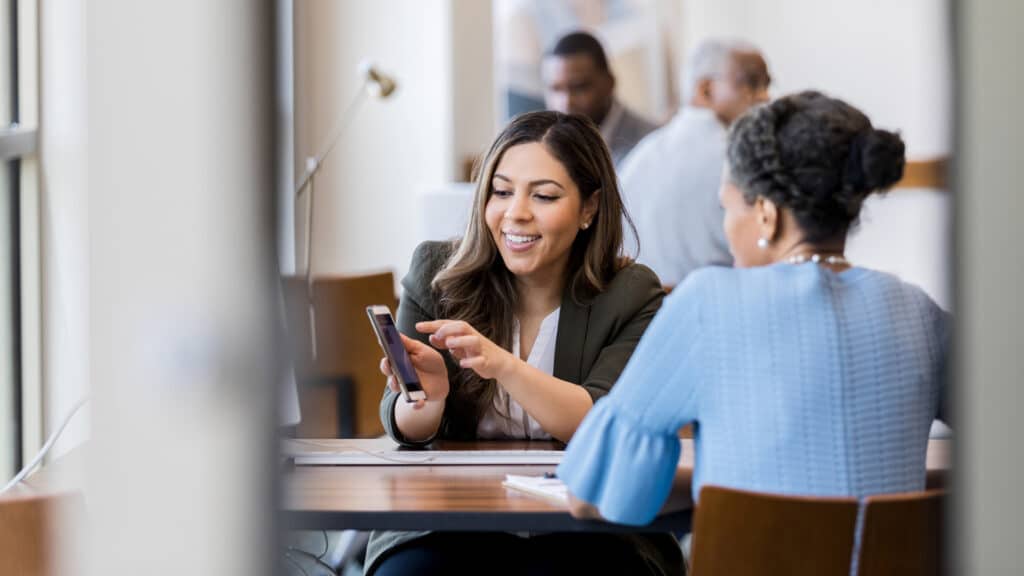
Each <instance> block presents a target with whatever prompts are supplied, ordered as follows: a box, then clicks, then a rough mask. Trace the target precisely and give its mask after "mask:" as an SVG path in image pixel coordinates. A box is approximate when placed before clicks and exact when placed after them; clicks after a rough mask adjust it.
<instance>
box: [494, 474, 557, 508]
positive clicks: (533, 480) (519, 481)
mask: <svg viewBox="0 0 1024 576" xmlns="http://www.w3.org/2000/svg"><path fill="white" fill-rule="evenodd" d="M501 485H502V486H504V487H506V488H511V489H513V490H519V491H520V492H525V493H527V494H531V495H533V496H539V497H541V498H544V499H546V500H551V501H553V502H557V503H559V504H568V503H569V489H568V488H566V487H565V484H564V483H563V482H562V481H561V480H559V479H558V478H550V477H546V476H517V475H515V474H506V475H505V481H504V482H502V483H501Z"/></svg>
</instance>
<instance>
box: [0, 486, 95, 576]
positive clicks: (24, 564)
mask: <svg viewBox="0 0 1024 576" xmlns="http://www.w3.org/2000/svg"><path fill="white" fill-rule="evenodd" d="M83 509H84V502H83V501H82V496H81V495H78V494H58V495H46V496H3V497H0V574H18V575H25V576H32V575H36V574H39V575H46V574H56V571H57V568H58V566H57V562H56V561H55V557H56V556H57V552H58V546H60V545H61V544H62V542H61V541H60V540H59V538H61V537H69V536H70V534H68V533H67V532H68V529H69V525H70V524H72V522H71V517H70V516H69V514H71V513H76V514H80V513H81V512H82V511H83Z"/></svg>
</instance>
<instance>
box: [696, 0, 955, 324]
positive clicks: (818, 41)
mask: <svg viewBox="0 0 1024 576" xmlns="http://www.w3.org/2000/svg"><path fill="white" fill-rule="evenodd" d="M682 18H683V30H684V38H685V39H686V44H687V46H688V47H690V48H691V49H692V47H693V46H694V45H695V44H696V43H697V42H698V41H699V40H700V39H701V38H704V37H707V36H730V37H741V38H744V39H747V40H750V41H752V42H754V43H756V44H758V45H759V46H760V48H761V49H762V50H763V51H764V54H765V56H766V58H767V60H768V63H769V69H770V72H771V74H772V93H773V95H774V96H778V95H782V94H787V93H791V92H794V91H799V90H805V89H812V88H813V89H818V90H822V91H824V92H827V93H829V94H830V95H832V96H836V97H839V98H842V99H844V100H846V101H848V102H849V103H851V104H853V105H854V106H857V107H858V108H860V109H861V110H863V111H864V112H865V113H866V114H867V115H868V116H869V117H870V118H871V120H872V122H873V123H874V124H875V125H876V126H878V127H881V128H886V129H896V130H898V131H900V132H901V133H902V135H903V138H904V140H905V141H906V143H907V156H908V159H909V160H924V159H931V158H935V157H940V156H948V155H949V154H950V149H951V148H950V138H951V130H950V126H951V100H952V83H951V62H952V60H951V43H950V38H949V30H950V27H949V25H948V18H947V15H946V5H945V3H944V2H938V1H936V0H901V1H899V2H891V1H887V0H862V1H858V2H821V1H820V0H683V15H682ZM950 209H951V199H950V197H949V195H948V194H947V193H945V192H941V191H936V190H915V191H906V190H898V191H895V192H893V193H891V194H890V195H888V196H887V197H879V198H873V199H871V200H869V202H868V203H867V205H866V206H865V210H864V213H863V217H862V226H861V227H860V229H859V230H857V231H855V232H854V234H853V235H852V236H851V239H850V246H849V249H848V255H849V256H850V258H851V259H852V260H853V261H854V262H855V264H859V265H864V266H868V267H872V268H878V269H882V270H886V271H890V272H894V273H897V274H899V275H900V276H901V277H903V278H904V279H906V280H908V281H910V282H913V283H916V284H919V285H921V286H922V287H923V288H924V289H925V290H926V291H928V292H929V293H930V294H931V295H932V297H933V298H935V299H936V301H938V302H939V304H940V305H942V306H943V307H945V308H947V309H948V308H950V307H951V306H952V297H951V293H950V288H949V286H948V277H949V276H948V275H949V263H950V259H951V256H950V253H949V251H948V245H949V230H950V228H949V218H950Z"/></svg>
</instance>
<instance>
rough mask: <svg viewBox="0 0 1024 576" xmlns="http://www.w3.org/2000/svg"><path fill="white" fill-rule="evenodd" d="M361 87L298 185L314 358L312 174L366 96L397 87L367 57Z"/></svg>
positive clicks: (308, 160)
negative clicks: (306, 194)
mask: <svg viewBox="0 0 1024 576" xmlns="http://www.w3.org/2000/svg"><path fill="white" fill-rule="evenodd" d="M359 78H360V83H359V87H358V88H357V89H356V93H355V95H354V96H353V97H352V100H351V101H350V102H349V104H348V107H346V108H345V111H344V113H342V115H341V118H340V119H339V120H338V123H337V124H336V125H335V128H334V131H333V133H332V134H331V137H330V140H328V141H327V145H326V146H325V147H324V148H323V151H322V152H321V153H320V154H317V155H316V156H308V157H307V158H306V171H305V172H304V173H303V174H302V177H301V178H299V181H298V183H296V185H295V203H296V204H298V201H299V198H300V197H301V196H302V193H303V191H304V190H307V189H308V190H309V202H308V203H307V208H306V235H305V236H306V238H305V246H306V296H307V299H308V301H309V336H310V352H311V354H312V358H313V360H316V358H317V344H316V304H315V303H314V301H313V243H312V238H313V178H314V177H315V176H316V173H317V172H319V171H320V167H321V166H322V165H323V161H324V158H326V157H327V155H328V154H330V153H331V150H334V146H335V145H337V143H338V140H340V139H341V135H342V134H343V133H344V132H345V128H347V127H348V123H349V122H351V121H352V119H353V118H354V117H355V115H356V112H357V111H358V110H359V106H360V104H362V102H363V98H364V97H365V96H366V95H367V94H369V95H371V96H374V97H376V98H379V99H381V100H384V99H386V98H388V97H389V96H391V94H393V93H394V92H395V89H396V88H397V87H398V85H397V83H396V82H395V79H394V78H392V77H391V76H388V75H387V74H384V73H383V72H381V71H379V70H377V68H376V67H375V66H374V65H373V64H372V63H371V62H368V61H366V60H364V61H363V62H361V63H360V64H359Z"/></svg>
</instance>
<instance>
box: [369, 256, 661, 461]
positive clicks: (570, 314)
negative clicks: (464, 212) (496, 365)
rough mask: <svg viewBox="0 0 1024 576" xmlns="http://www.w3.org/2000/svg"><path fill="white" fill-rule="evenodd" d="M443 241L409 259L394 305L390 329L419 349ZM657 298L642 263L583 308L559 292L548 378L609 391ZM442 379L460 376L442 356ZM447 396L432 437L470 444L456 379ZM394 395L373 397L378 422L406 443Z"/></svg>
mask: <svg viewBox="0 0 1024 576" xmlns="http://www.w3.org/2000/svg"><path fill="white" fill-rule="evenodd" d="M452 250H453V245H452V244H451V243H450V242H424V243H423V244H420V246H419V247H418V248H417V249H416V252H415V254H414V255H413V259H412V264H411V265H410V267H409V273H408V274H407V275H406V276H405V278H404V279H403V280H402V287H403V288H404V289H405V291H404V293H403V295H402V300H401V303H400V304H399V306H398V319H397V320H396V322H397V324H398V329H399V331H401V332H402V333H403V334H405V335H406V336H409V337H410V338H415V339H417V340H419V341H421V342H423V343H425V344H429V343H428V342H427V335H426V334H421V333H419V332H417V331H416V323H417V322H421V321H424V320H437V319H438V318H437V314H436V312H435V310H436V307H437V301H436V294H434V293H433V291H432V290H431V288H430V284H431V282H433V280H434V276H436V275H437V273H438V272H439V271H440V270H441V268H442V267H443V266H444V264H445V262H446V261H447V260H448V257H449V256H450V255H451V253H452ZM663 298H664V292H663V290H662V288H661V283H660V282H659V280H658V277H657V276H656V275H655V274H654V272H652V271H651V270H650V268H647V267H646V266H644V265H642V264H630V265H628V266H626V267H625V268H623V269H622V270H620V271H619V272H618V274H616V276H615V278H614V279H613V280H612V281H611V283H610V284H609V285H608V286H607V288H606V289H605V291H604V292H602V293H601V294H599V295H597V296H596V297H594V298H592V299H590V300H589V301H587V302H584V303H577V302H575V301H574V300H573V298H572V297H571V296H570V294H569V291H568V290H566V293H565V295H563V296H562V307H561V311H560V312H559V316H558V335H557V337H556V340H555V363H554V371H553V372H554V373H553V375H554V377H555V378H559V379H562V380H565V381H567V382H573V383H576V384H579V385H580V386H583V388H584V389H585V390H586V391H587V392H588V393H590V396H591V398H593V400H594V401H595V402H596V401H597V400H598V399H599V398H601V397H602V396H604V395H605V394H607V393H608V391H609V390H611V387H612V385H613V384H615V380H616V379H618V377H619V374H621V373H622V369H623V368H625V367H626V362H628V361H629V357H630V356H631V355H632V354H633V350H634V349H635V348H636V345H637V343H639V342H640V336H642V335H643V333H644V330H645V329H647V325H648V324H650V322H651V319H653V318H654V314H655V313H656V312H657V311H658V308H660V307H661V301H662V299H663ZM444 357H445V363H446V364H447V365H448V373H449V374H450V375H453V374H456V373H457V371H458V370H463V368H460V367H459V366H458V365H457V364H455V361H454V360H453V359H452V358H451V355H450V354H444ZM451 385H452V386H453V388H452V390H451V392H450V393H449V395H448V398H449V403H448V404H447V405H446V406H445V415H444V417H443V418H442V420H441V427H440V429H439V431H438V435H439V436H440V437H441V438H447V439H460V440H471V439H473V438H474V437H475V435H476V427H477V421H476V418H475V415H472V414H467V413H466V411H465V410H462V411H458V410H453V409H452V404H451V402H450V400H451V399H452V398H453V397H454V394H453V392H454V391H455V390H454V386H457V382H456V380H455V379H454V378H453V379H451ZM399 397H400V395H399V394H396V393H394V392H392V391H391V390H390V389H388V388H385V392H384V397H383V398H382V399H381V403H380V410H381V421H382V422H383V423H384V428H385V429H386V430H387V432H388V434H389V435H390V436H391V437H392V438H394V439H395V440H396V441H398V442H400V443H402V444H406V445H417V444H426V443H427V442H429V440H428V441H427V442H419V443H416V442H409V441H407V440H406V439H405V438H403V437H402V435H401V432H399V431H398V427H397V425H396V424H395V402H397V401H398V400H399Z"/></svg>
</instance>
